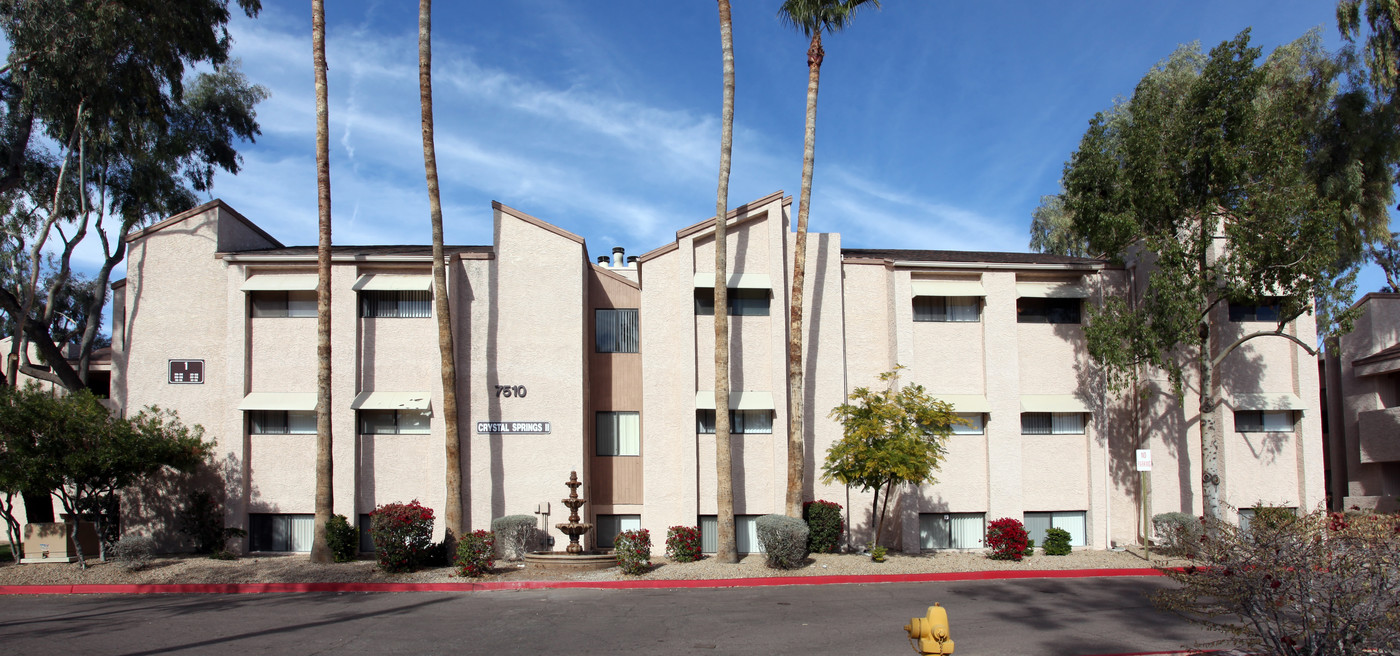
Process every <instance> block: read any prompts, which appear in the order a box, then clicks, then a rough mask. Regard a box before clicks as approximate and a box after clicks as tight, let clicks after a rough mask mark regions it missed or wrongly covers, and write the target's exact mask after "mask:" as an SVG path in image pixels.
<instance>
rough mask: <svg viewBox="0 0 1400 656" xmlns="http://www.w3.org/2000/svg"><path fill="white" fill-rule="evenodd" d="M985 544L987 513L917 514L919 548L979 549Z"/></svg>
mask: <svg viewBox="0 0 1400 656" xmlns="http://www.w3.org/2000/svg"><path fill="white" fill-rule="evenodd" d="M986 544H987V513H984V512H976V513H956V512H932V513H919V548H920V549H925V550H934V549H981V548H982V547H984V546H986Z"/></svg>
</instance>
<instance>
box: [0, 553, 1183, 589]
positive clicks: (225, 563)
mask: <svg viewBox="0 0 1400 656" xmlns="http://www.w3.org/2000/svg"><path fill="white" fill-rule="evenodd" d="M1181 564H1186V563H1185V561H1164V560H1163V559H1162V558H1161V557H1159V556H1156V555H1154V556H1153V558H1152V562H1151V564H1149V563H1148V561H1147V560H1145V559H1144V558H1143V556H1142V553H1141V551H1140V550H1129V551H1099V550H1078V551H1075V552H1074V553H1072V554H1070V555H1068V556H1046V555H1043V554H1039V553H1038V554H1037V555H1035V556H1031V557H1028V558H1026V559H1024V560H1022V561H1021V562H1013V561H998V560H991V559H989V558H987V557H986V555H985V554H984V553H983V552H936V553H930V554H923V555H918V556H906V555H903V554H895V553H891V554H890V555H889V556H888V557H887V558H886V561H885V562H883V563H876V562H873V561H871V560H870V558H869V557H868V556H865V555H860V554H814V555H812V556H811V557H810V558H809V559H808V561H807V565H806V566H805V567H801V568H799V569H794V570H774V569H768V568H767V567H765V566H764V562H763V556H762V555H761V554H752V555H749V556H745V557H744V558H743V559H742V560H741V561H740V562H739V564H737V565H728V564H722V563H718V562H716V561H715V560H714V559H713V558H705V559H703V560H700V561H697V562H693V563H673V562H670V561H668V560H667V559H666V558H664V557H653V559H652V565H653V566H652V569H651V571H650V572H648V573H646V574H644V575H642V576H638V577H632V576H627V575H624V574H622V572H621V571H620V570H619V569H618V568H616V567H613V568H609V569H605V570H598V571H592V572H550V571H542V570H537V569H534V568H531V567H522V566H519V565H517V564H516V563H509V562H501V561H497V563H496V565H497V566H496V568H495V570H493V572H492V574H491V575H489V576H486V577H482V578H480V579H474V580H478V581H539V580H576V581H612V580H628V579H654V580H682V579H737V578H755V577H791V576H843V575H877V574H920V573H942V572H976V571H1031V570H1074V569H1120V568H1125V569H1134V568H1144V567H1151V566H1163V565H1170V566H1176V565H1181ZM464 580H466V579H462V578H458V577H456V576H454V575H453V571H452V569H451V568H447V567H439V568H428V569H424V570H419V571H417V572H413V573H409V574H385V573H383V572H381V571H379V570H378V569H377V568H376V567H375V563H374V561H372V560H360V561H357V562H353V563H338V564H333V565H315V564H312V563H310V562H309V561H308V559H307V556H306V554H287V555H261V554H259V555H252V556H245V557H243V558H240V559H238V560H214V559H210V558H207V557H198V556H191V555H173V556H160V557H157V558H156V559H155V560H154V561H153V562H152V563H151V565H150V566H149V567H147V568H145V569H143V570H140V571H135V572H130V571H127V570H126V569H125V568H123V567H122V566H121V565H119V564H116V563H93V564H91V565H89V567H88V568H87V569H86V570H83V569H80V568H79V567H78V566H77V565H76V564H28V565H15V564H14V563H13V562H12V561H8V560H7V561H5V562H4V563H3V564H0V585H72V584H168V583H322V582H327V583H330V582H338V583H351V582H370V583H444V582H462V581H464Z"/></svg>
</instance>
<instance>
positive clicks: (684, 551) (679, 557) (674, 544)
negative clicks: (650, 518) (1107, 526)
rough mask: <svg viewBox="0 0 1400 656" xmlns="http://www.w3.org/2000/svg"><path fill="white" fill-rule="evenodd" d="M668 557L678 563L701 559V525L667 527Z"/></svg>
mask: <svg viewBox="0 0 1400 656" xmlns="http://www.w3.org/2000/svg"><path fill="white" fill-rule="evenodd" d="M666 557H667V558H670V559H671V560H673V561H675V562H678V563H693V562H695V561H697V560H700V557H701V556H700V527H698V526H672V527H671V528H668V529H666Z"/></svg>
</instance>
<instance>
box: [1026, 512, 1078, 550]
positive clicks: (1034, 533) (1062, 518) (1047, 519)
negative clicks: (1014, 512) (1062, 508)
mask: <svg viewBox="0 0 1400 656" xmlns="http://www.w3.org/2000/svg"><path fill="white" fill-rule="evenodd" d="M1085 521H1086V520H1085V512H1084V511H1082V510H1072V511H1066V512H1028V513H1026V522H1025V524H1026V533H1028V534H1030V539H1032V540H1035V543H1036V544H1037V545H1043V544H1045V532H1046V531H1048V530H1050V529H1052V528H1058V529H1062V530H1065V531H1068V532H1069V546H1071V547H1083V546H1085V545H1086V540H1087V538H1088V531H1087V529H1086V526H1085Z"/></svg>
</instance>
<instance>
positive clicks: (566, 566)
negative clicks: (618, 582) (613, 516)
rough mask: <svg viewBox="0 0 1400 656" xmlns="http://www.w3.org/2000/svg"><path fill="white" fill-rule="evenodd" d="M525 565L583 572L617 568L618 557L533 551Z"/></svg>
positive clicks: (526, 555) (603, 553)
mask: <svg viewBox="0 0 1400 656" xmlns="http://www.w3.org/2000/svg"><path fill="white" fill-rule="evenodd" d="M525 564H526V565H527V566H529V567H531V568H536V569H545V570H558V571H566V572H581V571H587V570H595V569H607V568H609V567H615V566H617V557H616V556H614V555H613V554H612V553H610V552H602V551H585V552H583V553H581V554H571V553H568V552H565V551H532V552H530V553H527V554H525Z"/></svg>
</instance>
